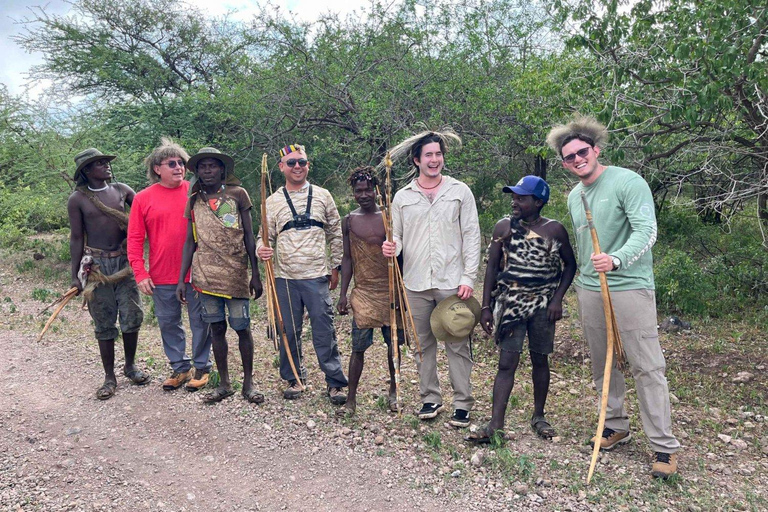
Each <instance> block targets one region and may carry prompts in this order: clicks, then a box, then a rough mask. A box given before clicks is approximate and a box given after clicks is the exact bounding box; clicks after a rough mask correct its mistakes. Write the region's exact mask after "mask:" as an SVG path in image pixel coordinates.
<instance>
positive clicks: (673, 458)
mask: <svg viewBox="0 0 768 512" xmlns="http://www.w3.org/2000/svg"><path fill="white" fill-rule="evenodd" d="M675 473H677V454H676V453H662V452H656V453H654V454H653V467H652V468H651V475H653V477H654V478H661V479H663V480H666V479H667V478H669V477H670V476H672V475H674V474H675Z"/></svg>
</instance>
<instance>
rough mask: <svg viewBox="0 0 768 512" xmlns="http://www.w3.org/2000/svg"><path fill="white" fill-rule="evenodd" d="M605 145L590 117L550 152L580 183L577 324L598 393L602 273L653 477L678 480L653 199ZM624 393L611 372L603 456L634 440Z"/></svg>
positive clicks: (619, 377)
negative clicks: (660, 328) (608, 155)
mask: <svg viewBox="0 0 768 512" xmlns="http://www.w3.org/2000/svg"><path fill="white" fill-rule="evenodd" d="M607 140H608V131H607V129H606V128H605V126H603V125H601V124H600V123H598V122H597V121H596V120H595V119H592V118H589V117H580V118H577V119H576V120H574V121H572V122H570V123H568V124H567V125H560V126H556V127H554V128H553V129H552V130H551V131H550V133H549V136H548V137H547V143H548V144H549V146H550V147H551V148H552V149H553V150H554V151H555V152H556V153H557V154H558V155H559V156H560V157H561V158H562V161H563V167H565V168H566V169H567V170H568V171H569V172H570V173H571V174H573V175H574V176H576V177H577V178H579V181H580V183H579V184H578V185H576V187H574V189H573V190H572V191H571V193H570V194H569V195H568V211H569V212H570V214H571V220H572V221H573V227H574V232H575V233H576V245H577V255H578V262H579V276H578V277H577V278H576V292H577V295H578V299H579V317H580V319H581V323H582V328H583V330H584V337H585V338H586V340H587V343H588V344H589V350H590V353H591V356H592V374H593V378H594V381H595V386H596V387H597V389H602V386H603V371H604V366H605V356H606V349H607V340H606V328H605V315H604V313H603V301H602V297H601V295H600V281H599V276H598V273H599V272H604V273H605V274H606V277H607V279H608V286H609V287H610V289H611V299H612V303H613V307H614V311H615V313H616V320H617V323H618V325H619V334H620V336H621V341H622V343H623V346H624V352H625V355H626V359H627V361H628V362H629V365H630V367H631V371H632V375H633V377H634V379H635V383H636V385H637V398H638V402H639V404H640V418H641V419H642V422H643V430H644V431H645V434H646V436H647V437H648V441H649V443H650V444H651V447H652V448H653V451H654V453H655V454H654V461H653V468H652V470H651V473H652V474H653V476H655V477H659V478H668V477H669V476H670V475H672V474H674V473H676V472H677V454H676V452H677V451H678V450H679V449H680V443H679V442H678V441H677V439H676V438H675V437H674V435H672V420H671V413H670V405H669V389H668V387H667V379H666V377H665V375H664V373H665V369H666V363H665V361H664V354H663V353H662V351H661V345H660V344H659V338H658V332H657V330H656V295H655V291H654V281H653V256H652V255H651V247H652V246H653V244H654V242H656V235H657V232H656V215H655V211H654V204H653V196H652V195H651V190H650V188H649V187H648V184H647V183H646V182H645V180H644V179H643V178H642V177H641V176H640V175H638V174H637V173H635V172H632V171H630V170H629V169H624V168H621V167H614V166H605V165H602V164H601V163H600V162H598V160H597V158H598V156H599V155H600V149H601V148H602V147H603V146H604V144H605V143H606V142H607ZM582 192H584V194H585V195H586V198H587V203H588V204H589V206H590V209H591V210H592V216H593V218H594V224H595V229H596V230H597V233H598V236H599V238H600V249H601V251H602V252H600V253H599V254H593V251H592V238H591V235H590V231H589V226H588V225H587V218H586V214H585V212H584V207H583V205H582V201H581V193H582ZM625 392H626V386H625V382H624V375H623V374H622V372H620V371H614V372H611V384H610V391H609V395H608V407H607V411H606V419H605V429H604V431H603V438H602V439H601V440H600V445H601V449H603V450H611V449H613V448H616V447H617V446H620V445H622V444H625V443H628V442H629V441H630V439H631V437H632V436H631V434H630V431H629V417H628V416H627V412H626V410H625V409H624V395H625Z"/></svg>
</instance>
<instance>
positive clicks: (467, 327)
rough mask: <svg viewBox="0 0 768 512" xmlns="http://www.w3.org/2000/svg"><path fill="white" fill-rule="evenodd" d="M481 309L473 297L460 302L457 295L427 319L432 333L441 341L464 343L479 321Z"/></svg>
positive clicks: (444, 302) (438, 306) (442, 302)
mask: <svg viewBox="0 0 768 512" xmlns="http://www.w3.org/2000/svg"><path fill="white" fill-rule="evenodd" d="M481 309H482V308H481V307H480V303H479V302H477V299H476V298H474V297H470V298H469V299H467V300H461V299H460V298H459V296H458V295H451V296H450V297H448V298H447V299H444V300H442V301H440V304H438V305H437V307H436V308H435V309H434V310H433V311H432V315H431V316H430V317H429V324H430V326H431V327H432V333H433V334H434V335H435V338H437V339H439V340H442V341H448V342H459V341H464V340H466V339H467V337H469V335H470V333H471V332H472V329H474V328H475V325H477V323H478V322H479V321H480V312H481Z"/></svg>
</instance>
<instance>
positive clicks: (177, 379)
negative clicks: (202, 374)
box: [163, 368, 194, 391]
mask: <svg viewBox="0 0 768 512" xmlns="http://www.w3.org/2000/svg"><path fill="white" fill-rule="evenodd" d="M193 374H194V368H190V369H189V370H188V371H186V372H184V373H178V372H173V373H172V374H171V376H170V377H168V378H167V379H165V382H163V389H164V390H166V391H173V390H174V389H179V388H180V387H181V386H182V385H183V384H184V383H185V382H187V381H188V380H189V379H191V378H192V375H193Z"/></svg>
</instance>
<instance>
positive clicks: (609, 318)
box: [581, 191, 623, 483]
mask: <svg viewBox="0 0 768 512" xmlns="http://www.w3.org/2000/svg"><path fill="white" fill-rule="evenodd" d="M581 202H582V204H583V205H584V214H585V215H586V217H587V224H589V232H590V234H591V235H592V252H593V253H594V254H600V253H601V252H602V251H601V250H600V242H599V240H598V239H597V230H596V229H595V224H594V222H593V221H592V212H591V211H590V209H589V204H588V203H587V196H586V195H585V194H584V192H583V191H582V192H581ZM598 276H599V277H600V294H601V295H602V297H603V312H604V313H605V330H606V338H607V343H608V346H607V350H606V352H605V369H604V371H603V390H602V395H601V397H600V414H599V416H598V420H597V433H596V434H595V446H594V448H593V449H592V461H591V462H590V464H589V473H588V474H587V483H589V481H590V480H592V475H593V474H594V472H595V465H596V464H597V455H598V454H599V453H600V441H601V439H602V437H603V429H604V428H605V412H606V409H607V408H608V391H609V390H610V387H611V369H612V368H613V356H614V353H615V355H616V361H617V363H618V362H620V361H622V360H623V350H622V347H621V336H620V334H619V326H618V324H617V323H616V314H615V312H614V311H613V303H612V302H611V291H610V290H609V289H608V278H607V277H606V276H605V272H598Z"/></svg>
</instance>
